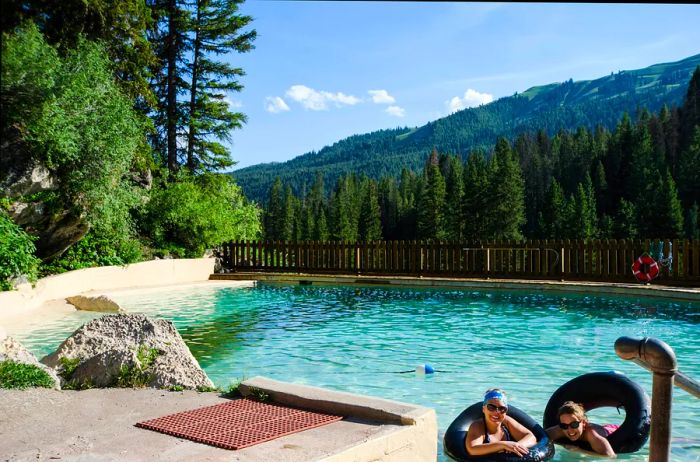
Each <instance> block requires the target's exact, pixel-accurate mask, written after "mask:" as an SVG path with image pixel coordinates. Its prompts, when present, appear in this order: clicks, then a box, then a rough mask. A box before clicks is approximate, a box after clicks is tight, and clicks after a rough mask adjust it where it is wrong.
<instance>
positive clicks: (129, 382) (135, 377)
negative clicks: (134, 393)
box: [116, 345, 158, 388]
mask: <svg viewBox="0 0 700 462" xmlns="http://www.w3.org/2000/svg"><path fill="white" fill-rule="evenodd" d="M157 357H158V350H157V349H155V348H147V347H146V345H140V346H139V349H138V351H137V352H136V358H137V359H138V360H139V363H140V364H138V365H135V366H133V367H128V366H122V367H121V369H120V370H119V376H118V377H117V382H116V386H117V387H121V388H143V387H145V386H146V385H148V383H149V382H150V381H151V380H152V379H153V374H152V373H151V372H150V368H151V365H152V364H153V361H155V359H156V358H157Z"/></svg>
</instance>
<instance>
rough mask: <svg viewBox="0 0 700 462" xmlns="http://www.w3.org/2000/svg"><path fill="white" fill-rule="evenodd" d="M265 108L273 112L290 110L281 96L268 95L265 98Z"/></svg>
mask: <svg viewBox="0 0 700 462" xmlns="http://www.w3.org/2000/svg"><path fill="white" fill-rule="evenodd" d="M265 110H266V111H267V112H271V113H273V114H278V113H280V112H286V111H289V106H287V103H285V102H284V100H283V99H282V98H280V97H279V96H268V97H267V98H265Z"/></svg>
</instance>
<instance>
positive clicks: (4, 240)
mask: <svg viewBox="0 0 700 462" xmlns="http://www.w3.org/2000/svg"><path fill="white" fill-rule="evenodd" d="M34 239H35V238H34V237H33V236H30V235H29V234H27V233H26V232H24V231H23V230H22V228H20V227H19V226H17V225H16V224H15V222H13V221H12V219H11V218H10V217H9V216H7V214H5V212H3V211H1V210H0V289H2V290H11V289H12V284H11V283H10V279H11V278H13V277H17V276H19V275H24V276H26V277H27V279H28V280H29V281H31V282H34V281H36V277H37V268H38V265H39V259H38V258H36V256H34V251H35V250H36V248H35V247H34V242H33V241H34Z"/></svg>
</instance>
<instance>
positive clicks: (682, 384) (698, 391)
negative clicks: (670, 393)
mask: <svg viewBox="0 0 700 462" xmlns="http://www.w3.org/2000/svg"><path fill="white" fill-rule="evenodd" d="M632 362H633V363H635V364H637V365H639V366H641V367H643V368H644V369H646V370H648V371H649V372H654V371H653V370H652V369H651V368H650V367H649V366H648V365H647V364H646V363H645V362H644V361H642V360H639V359H633V360H632ZM673 384H674V385H675V386H677V387H678V388H680V389H681V390H684V391H686V392H687V393H688V394H690V395H692V396H695V397H696V398H700V382H698V381H697V380H695V379H693V378H692V377H690V376H688V375H686V374H684V373H683V372H681V371H679V370H677V371H676V372H675V374H673Z"/></svg>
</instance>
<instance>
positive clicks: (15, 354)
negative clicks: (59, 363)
mask: <svg viewBox="0 0 700 462" xmlns="http://www.w3.org/2000/svg"><path fill="white" fill-rule="evenodd" d="M0 334H1V333H0ZM0 337H2V335H0ZM1 361H14V362H16V363H21V364H31V365H32V366H36V367H38V368H39V369H41V370H43V371H44V372H46V373H47V374H49V377H51V379H53V383H54V388H56V389H60V383H61V381H60V379H59V378H58V375H56V372H55V371H54V370H53V369H51V368H49V367H46V366H45V365H43V364H41V363H40V362H39V361H38V360H37V359H36V356H34V355H33V354H32V352H31V351H29V350H27V349H26V348H25V347H24V346H23V345H22V344H21V343H19V342H18V341H17V340H15V339H13V338H12V337H7V336H6V337H5V338H3V339H2V340H0V362H1Z"/></svg>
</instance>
